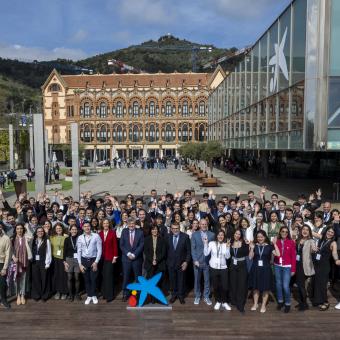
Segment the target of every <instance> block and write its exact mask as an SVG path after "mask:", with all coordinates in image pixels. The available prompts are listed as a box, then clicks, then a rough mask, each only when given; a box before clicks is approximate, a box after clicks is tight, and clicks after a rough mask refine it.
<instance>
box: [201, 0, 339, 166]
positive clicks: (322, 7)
mask: <svg viewBox="0 0 340 340" xmlns="http://www.w3.org/2000/svg"><path fill="white" fill-rule="evenodd" d="M208 107H209V119H208V124H209V125H208V136H209V139H213V140H220V141H221V142H222V143H223V145H224V146H225V148H226V150H229V151H230V150H233V152H234V154H236V155H238V154H239V155H240V154H244V153H246V154H249V153H251V152H253V153H256V152H257V151H259V150H268V151H269V154H272V153H275V154H276V156H277V157H281V158H284V161H285V162H287V158H289V157H290V156H291V155H294V157H295V158H296V154H297V153H300V154H299V157H302V158H308V159H312V158H313V157H320V155H319V156H317V155H316V154H317V153H319V152H323V153H324V154H325V155H326V154H327V156H325V157H324V161H325V162H327V161H328V160H329V159H333V163H334V164H336V163H337V162H338V159H339V158H340V157H339V154H335V153H334V152H333V153H330V152H331V151H339V150H340V1H339V0H295V1H292V3H291V4H290V5H289V6H288V7H287V8H286V9H285V11H284V12H283V13H282V14H281V15H280V16H279V17H278V18H277V19H276V20H275V22H274V23H273V24H272V26H271V27H270V28H269V29H268V30H267V31H266V32H265V33H264V34H263V35H262V36H261V37H260V39H259V40H258V41H257V42H256V43H255V44H254V45H253V46H252V47H251V48H250V49H249V52H247V53H246V54H245V55H244V57H243V58H242V60H241V61H240V62H239V63H238V64H237V65H236V67H235V69H234V70H233V72H231V73H229V74H228V75H227V76H226V77H225V79H224V80H223V81H222V83H221V84H220V85H219V86H218V87H217V88H216V89H215V90H214V91H212V92H211V94H210V96H209V100H208ZM307 151H308V152H309V153H308V155H306V152H307ZM229 153H230V152H229ZM301 153H303V154H301ZM322 157H323V156H322Z"/></svg>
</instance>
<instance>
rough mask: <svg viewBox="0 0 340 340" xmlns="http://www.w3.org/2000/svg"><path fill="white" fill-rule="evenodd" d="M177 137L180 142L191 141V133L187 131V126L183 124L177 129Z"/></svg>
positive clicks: (189, 130)
mask: <svg viewBox="0 0 340 340" xmlns="http://www.w3.org/2000/svg"><path fill="white" fill-rule="evenodd" d="M179 137H180V140H181V141H182V142H188V141H189V140H191V137H192V131H191V129H189V127H188V124H186V123H184V124H182V126H181V127H180V129H179Z"/></svg>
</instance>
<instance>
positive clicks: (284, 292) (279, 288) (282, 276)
mask: <svg viewBox="0 0 340 340" xmlns="http://www.w3.org/2000/svg"><path fill="white" fill-rule="evenodd" d="M274 271H275V283H276V294H277V301H278V302H279V303H283V302H284V303H285V305H287V306H290V288H289V284H290V277H291V271H290V267H280V266H276V265H275V266H274Z"/></svg>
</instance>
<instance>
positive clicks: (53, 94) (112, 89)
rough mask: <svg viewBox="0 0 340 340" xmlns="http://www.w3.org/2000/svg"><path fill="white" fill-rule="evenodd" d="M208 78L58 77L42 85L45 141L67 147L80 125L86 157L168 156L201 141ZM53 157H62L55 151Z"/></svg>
mask: <svg viewBox="0 0 340 340" xmlns="http://www.w3.org/2000/svg"><path fill="white" fill-rule="evenodd" d="M208 83H209V75H208V74H206V73H170V74H167V73H156V74H145V73H142V74H109V75H102V74H96V75H83V74H82V75H60V74H59V73H58V72H57V71H55V70H54V71H53V72H52V73H51V74H50V76H49V77H48V79H47V80H46V82H45V84H44V85H43V87H42V91H43V98H44V117H45V126H46V129H47V131H48V142H49V144H50V145H51V144H52V145H53V149H54V150H58V148H59V149H60V148H61V147H60V145H62V144H70V140H71V139H70V137H71V136H70V123H71V122H78V123H79V140H80V143H81V144H83V145H84V149H85V157H86V158H87V159H89V160H93V157H94V152H95V151H96V155H97V160H103V159H107V158H112V157H116V156H118V155H119V156H120V157H125V158H126V157H130V158H138V157H147V156H148V157H158V156H159V157H162V156H173V155H175V154H176V150H177V149H178V147H179V145H180V144H181V143H183V142H188V141H205V140H206V133H207V117H208V114H207V100H208V95H209V93H208ZM58 155H59V156H58V158H61V153H60V152H59V154H58Z"/></svg>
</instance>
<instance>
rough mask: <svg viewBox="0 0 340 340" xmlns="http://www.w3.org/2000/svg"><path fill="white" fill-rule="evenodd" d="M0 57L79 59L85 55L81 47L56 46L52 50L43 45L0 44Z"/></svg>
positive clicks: (28, 59) (41, 59)
mask: <svg viewBox="0 0 340 340" xmlns="http://www.w3.org/2000/svg"><path fill="white" fill-rule="evenodd" d="M0 57H2V58H10V59H21V60H27V61H31V60H39V61H43V60H54V59H57V58H64V59H72V60H79V59H83V58H86V57H87V54H86V53H85V52H84V51H83V50H81V49H72V48H66V47H56V48H54V49H52V50H49V49H46V48H43V47H31V46H22V45H18V44H13V45H6V44H0Z"/></svg>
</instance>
